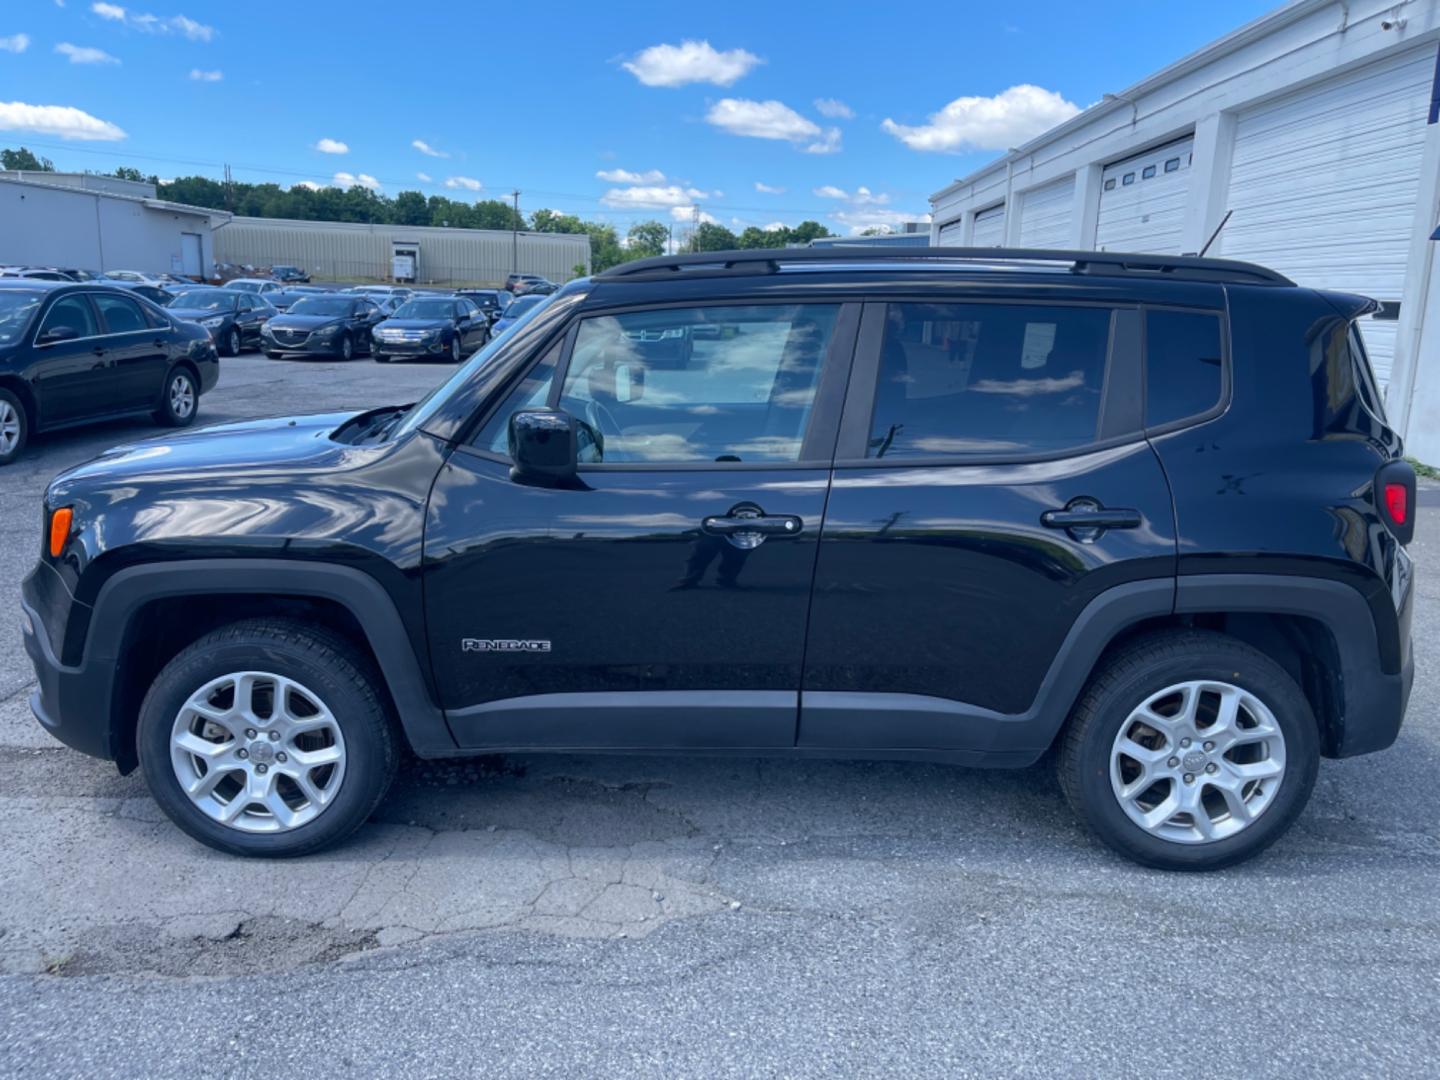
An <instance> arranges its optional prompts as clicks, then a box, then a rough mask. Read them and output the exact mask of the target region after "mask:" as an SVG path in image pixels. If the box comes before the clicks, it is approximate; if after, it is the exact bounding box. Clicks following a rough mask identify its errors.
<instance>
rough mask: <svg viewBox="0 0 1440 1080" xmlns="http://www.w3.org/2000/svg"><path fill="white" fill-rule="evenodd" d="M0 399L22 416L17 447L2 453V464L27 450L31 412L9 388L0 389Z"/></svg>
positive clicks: (0, 462) (0, 456)
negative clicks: (26, 409)
mask: <svg viewBox="0 0 1440 1080" xmlns="http://www.w3.org/2000/svg"><path fill="white" fill-rule="evenodd" d="M0 401H4V402H7V403H8V404H9V405H10V407H11V408H13V409H14V410H15V412H16V414H17V415H18V416H19V417H20V438H19V439H17V440H16V441H15V449H14V450H12V451H10V453H9V454H8V455H0V465H9V464H10V463H11V462H12V461H15V460H16V459H17V458H19V457H20V455H21V454H23V453H24V452H25V444H26V443H28V442H29V441H30V414H29V413H27V412H26V411H25V403H24V402H23V401H21V400H20V399H19V398H18V397H17V396H16V395H15V394H13V393H11V392H10V391H9V390H3V389H0Z"/></svg>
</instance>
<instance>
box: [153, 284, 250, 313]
mask: <svg viewBox="0 0 1440 1080" xmlns="http://www.w3.org/2000/svg"><path fill="white" fill-rule="evenodd" d="M235 299H236V298H235V297H233V296H226V295H225V290H223V289H191V290H190V291H189V292H182V293H181V294H180V295H179V296H177V297H175V299H173V300H171V301H170V303H168V304H166V305H165V306H166V307H172V308H179V309H182V310H189V311H233V310H235Z"/></svg>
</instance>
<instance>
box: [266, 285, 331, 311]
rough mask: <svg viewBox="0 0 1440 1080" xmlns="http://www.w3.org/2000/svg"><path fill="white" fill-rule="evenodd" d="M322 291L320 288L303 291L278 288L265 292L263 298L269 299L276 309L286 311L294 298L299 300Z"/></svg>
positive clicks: (293, 301)
mask: <svg viewBox="0 0 1440 1080" xmlns="http://www.w3.org/2000/svg"><path fill="white" fill-rule="evenodd" d="M323 291H324V290H322V289H306V290H304V291H303V292H302V291H301V290H299V289H294V288H291V289H278V290H276V291H275V292H268V293H266V294H265V299H266V300H268V301H270V303H271V304H273V305H274V306H275V309H276V310H277V311H288V310H289V308H290V305H291V304H293V303H295V301H296V300H301V299H303V298H305V297H307V296H314V295H315V294H316V293H320V292H323Z"/></svg>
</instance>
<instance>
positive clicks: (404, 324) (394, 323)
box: [376, 319, 454, 330]
mask: <svg viewBox="0 0 1440 1080" xmlns="http://www.w3.org/2000/svg"><path fill="white" fill-rule="evenodd" d="M453 322H454V320H453V319H386V320H385V321H384V322H382V323H381V324H380V325H379V326H377V327H376V329H377V330H443V329H445V327H447V326H450V325H451V324H452V323H453Z"/></svg>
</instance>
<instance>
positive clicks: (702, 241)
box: [690, 221, 740, 251]
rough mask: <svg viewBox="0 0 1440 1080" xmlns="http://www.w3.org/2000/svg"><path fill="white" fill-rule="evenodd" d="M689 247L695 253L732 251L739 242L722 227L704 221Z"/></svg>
mask: <svg viewBox="0 0 1440 1080" xmlns="http://www.w3.org/2000/svg"><path fill="white" fill-rule="evenodd" d="M690 246H691V247H692V248H693V249H694V250H695V251H732V250H734V249H735V248H737V247H739V246H740V241H739V240H738V239H736V237H735V234H734V233H733V232H731V231H730V230H729V229H727V228H725V226H724V225H716V224H714V223H713V222H709V221H704V222H701V223H700V227H699V228H698V229H696V230H695V235H694V236H693V237H692V238H691V241H690Z"/></svg>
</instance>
